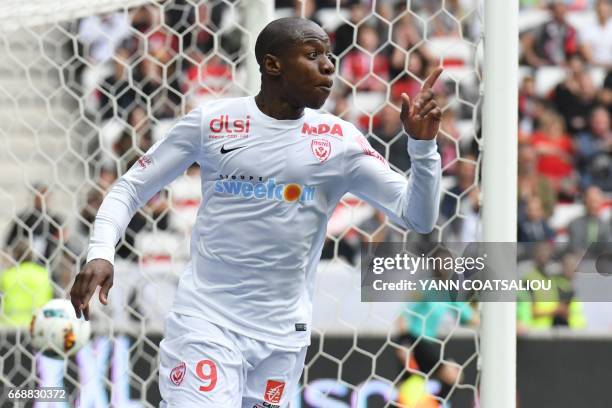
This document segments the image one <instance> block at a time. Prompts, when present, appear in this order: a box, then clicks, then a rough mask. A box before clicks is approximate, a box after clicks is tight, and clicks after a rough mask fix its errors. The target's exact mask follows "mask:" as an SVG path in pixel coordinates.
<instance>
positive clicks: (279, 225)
mask: <svg viewBox="0 0 612 408" xmlns="http://www.w3.org/2000/svg"><path fill="white" fill-rule="evenodd" d="M408 153H409V154H410V157H411V160H412V173H411V176H410V177H409V178H408V179H407V178H406V177H405V176H403V175H400V174H398V173H396V172H394V171H393V170H391V169H390V168H389V165H388V164H387V163H386V161H385V159H384V158H383V157H382V156H380V155H379V154H378V153H377V152H376V151H375V150H373V149H372V148H371V146H370V145H369V143H368V142H367V141H366V139H365V138H364V137H363V136H362V135H361V133H360V132H359V131H358V130H357V128H355V126H353V125H352V124H350V123H348V122H346V121H343V120H341V119H339V118H337V117H335V116H333V115H329V114H323V113H319V112H317V111H314V110H311V109H306V110H305V112H304V115H303V116H302V117H301V118H299V119H295V120H277V119H273V118H271V117H269V116H267V115H265V114H264V113H262V112H261V111H260V110H259V108H258V107H257V105H256V103H255V99H254V98H253V97H243V98H233V99H222V100H219V101H216V102H214V103H210V104H206V105H204V106H201V107H198V108H196V109H194V110H193V111H191V112H190V113H189V114H188V115H187V116H185V117H184V118H182V119H181V120H180V121H178V122H177V124H176V125H175V126H174V127H173V128H172V129H171V130H170V131H169V133H168V135H167V136H166V137H165V138H164V139H162V140H160V141H159V142H158V143H156V144H155V145H154V146H153V147H152V148H151V149H150V150H149V151H148V152H147V153H146V155H144V156H143V157H142V158H140V159H139V160H138V162H137V163H136V164H135V165H134V166H133V167H132V168H131V169H130V170H129V171H128V172H127V173H126V174H124V175H123V176H122V177H121V178H120V179H119V181H118V182H117V183H116V185H115V186H114V187H113V188H112V190H111V191H110V192H109V193H108V195H107V196H106V198H105V199H104V202H103V204H102V206H101V207H100V210H99V211H98V215H97V217H96V221H95V226H94V233H93V236H92V238H91V241H90V245H89V251H88V254H87V261H90V260H92V259H95V258H102V259H106V260H108V261H110V262H113V258H114V253H115V244H116V243H117V242H118V241H119V239H120V237H121V236H122V235H123V232H124V230H125V228H126V226H127V224H128V222H129V220H130V218H131V216H132V215H133V213H134V212H135V211H136V210H137V209H138V208H139V207H140V206H141V205H143V204H144V203H146V202H147V200H149V199H150V198H151V197H152V196H153V195H154V194H155V193H156V192H157V191H159V190H160V189H161V188H162V187H163V186H165V185H167V184H168V183H170V182H171V181H172V180H174V179H175V178H176V177H177V176H179V175H181V174H182V173H183V172H184V171H185V169H187V167H188V166H189V165H191V164H192V163H193V162H198V163H199V164H200V166H201V181H202V203H201V205H200V208H199V211H198V215H197V220H196V224H195V227H194V230H193V234H192V237H191V262H190V265H189V266H188V267H187V270H186V271H185V273H184V274H183V276H182V277H181V280H180V283H179V288H178V291H177V294H176V297H175V300H174V305H173V307H172V310H173V311H174V312H177V313H180V314H184V315H190V316H198V317H204V318H205V319H207V320H209V321H211V322H213V323H215V324H218V325H220V326H222V327H225V328H228V329H230V330H232V331H235V332H237V333H240V334H243V335H245V336H250V337H252V338H255V339H258V340H263V341H266V342H269V343H273V344H277V345H287V346H291V347H296V346H304V345H308V344H309V342H310V325H311V317H312V297H313V291H314V278H315V270H316V266H317V262H318V260H319V258H320V255H321V249H322V246H323V242H324V239H325V233H326V225H327V220H328V218H329V217H330V215H331V213H332V212H333V210H334V208H335V207H336V205H337V204H338V202H339V200H340V198H341V197H342V196H343V195H344V194H346V193H348V192H350V193H353V194H354V195H356V196H358V197H360V198H362V199H364V200H365V201H367V202H368V203H370V204H372V205H373V206H375V207H377V208H379V209H380V210H382V211H384V212H385V213H386V214H387V215H388V216H389V217H390V218H391V219H392V220H393V221H394V222H396V223H398V224H399V225H402V226H404V227H406V228H408V229H412V230H416V231H418V232H423V233H425V232H429V231H430V230H431V229H432V228H433V226H434V224H435V221H436V218H437V215H438V201H439V196H440V177H441V169H440V157H439V155H438V153H437V150H436V142H435V141H434V140H430V141H418V140H414V139H409V142H408Z"/></svg>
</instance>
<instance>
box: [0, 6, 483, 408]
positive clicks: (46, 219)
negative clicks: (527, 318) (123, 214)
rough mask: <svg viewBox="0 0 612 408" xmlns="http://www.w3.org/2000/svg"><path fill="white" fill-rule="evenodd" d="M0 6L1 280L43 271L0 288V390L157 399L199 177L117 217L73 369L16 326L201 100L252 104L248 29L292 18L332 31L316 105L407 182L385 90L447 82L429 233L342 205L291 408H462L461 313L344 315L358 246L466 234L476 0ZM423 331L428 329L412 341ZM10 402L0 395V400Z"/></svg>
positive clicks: (466, 362) (471, 336)
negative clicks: (101, 296)
mask: <svg viewBox="0 0 612 408" xmlns="http://www.w3.org/2000/svg"><path fill="white" fill-rule="evenodd" d="M0 10H1V11H2V12H1V13H0V15H1V16H2V17H0V36H1V39H2V43H1V46H0V47H1V48H2V58H1V59H0V106H1V107H2V109H0V118H1V120H0V160H1V162H2V169H3V171H2V174H1V175H0V201H1V203H2V204H1V205H0V230H1V231H2V232H3V234H4V236H3V239H4V242H3V244H2V252H1V254H2V265H1V266H2V270H4V271H7V270H10V269H11V268H13V267H15V266H16V265H19V264H21V263H23V262H25V261H26V260H28V259H30V260H31V261H33V262H36V263H38V264H40V265H42V266H43V267H44V268H45V270H46V271H47V275H46V276H45V277H44V279H43V281H45V282H47V283H46V284H47V285H48V286H45V282H43V283H41V284H40V285H39V284H38V283H37V284H36V285H34V286H28V287H26V286H25V285H22V286H21V287H20V288H17V290H16V289H15V288H14V287H13V288H12V289H10V290H9V289H7V286H0V296H2V304H3V309H2V310H3V312H2V315H1V316H0V323H1V324H2V325H1V327H0V340H1V341H0V370H1V371H0V388H1V389H3V390H6V389H9V388H29V389H36V388H37V387H43V386H54V387H63V388H65V389H66V390H67V391H68V394H69V400H70V402H68V403H57V406H74V405H76V406H80V407H103V406H110V405H112V406H115V407H128V406H129V407H136V406H141V407H147V406H157V405H158V404H159V400H160V396H159V390H158V383H157V382H158V380H157V376H158V371H157V370H158V362H159V357H158V352H159V348H158V345H159V341H160V340H161V338H162V336H163V319H164V316H165V314H166V313H167V312H168V310H169V307H170V305H171V302H172V299H173V297H174V293H175V290H176V286H177V282H178V279H179V277H180V275H181V273H182V272H183V269H184V267H185V265H186V263H187V262H188V257H189V237H190V233H191V229H192V227H193V223H194V220H195V213H196V211H197V208H198V205H199V203H200V200H201V197H200V194H201V192H200V181H199V169H198V168H196V167H191V168H190V169H188V170H187V172H186V173H185V174H184V175H182V176H181V177H180V178H179V179H177V180H176V181H175V182H173V183H172V184H171V185H169V186H167V187H166V188H165V189H164V190H163V191H162V192H160V194H158V195H156V196H155V197H154V198H153V199H152V200H151V201H149V202H148V203H147V204H146V205H145V207H143V208H142V209H141V210H140V211H139V212H138V213H137V215H136V216H135V217H134V218H133V219H132V221H131V222H130V225H129V227H128V231H127V232H126V234H125V236H124V237H123V239H122V240H121V242H120V244H119V246H118V250H117V257H116V266H115V283H114V287H113V289H112V291H111V295H110V305H109V306H107V307H102V306H100V305H99V302H98V300H97V297H96V296H94V298H93V301H92V330H93V333H94V334H93V336H92V340H91V342H89V344H88V345H87V346H85V347H84V348H83V349H82V350H81V351H80V352H79V353H78V354H77V355H76V356H75V357H72V358H69V359H67V360H57V359H52V358H48V357H45V356H42V355H38V354H36V352H35V351H34V349H33V348H32V346H31V344H30V336H29V332H28V324H29V320H28V318H27V315H29V314H31V311H32V309H33V308H36V307H40V306H41V305H43V304H44V303H46V301H47V300H49V299H51V298H54V297H55V298H58V297H59V298H64V297H67V296H68V292H69V290H70V287H71V284H72V282H73V280H74V277H75V275H76V273H77V272H78V271H79V270H80V269H81V268H82V267H83V265H84V262H85V257H86V247H87V242H88V236H89V234H90V233H91V230H92V222H93V220H94V217H95V214H96V211H97V209H98V207H99V206H100V203H101V201H102V199H103V198H104V195H105V193H106V192H107V191H108V189H109V188H110V186H111V185H112V184H113V182H114V181H115V180H116V178H117V177H118V176H120V175H121V174H123V173H124V172H125V171H126V169H127V168H129V167H130V166H131V165H132V164H133V163H134V162H135V161H136V160H138V158H139V157H140V156H141V155H142V154H143V153H144V152H145V151H146V150H147V149H148V148H149V147H150V146H151V145H152V144H153V143H155V141H157V140H159V139H160V138H162V137H164V135H165V133H166V131H167V130H168V129H169V128H170V127H171V126H172V124H173V123H174V122H175V121H176V120H177V118H179V117H181V116H182V115H184V114H185V113H186V112H188V111H189V110H190V109H191V108H192V107H195V106H197V105H199V104H201V103H203V102H205V101H209V100H216V99H219V98H225V97H233V96H244V95H248V94H250V91H249V90H253V89H257V88H256V83H255V84H254V83H253V77H255V78H256V77H257V71H256V70H255V71H253V65H252V61H253V49H254V41H255V38H256V35H257V33H258V31H257V30H258V29H260V28H261V27H262V26H263V24H264V23H265V22H266V20H261V21H253V18H252V16H261V15H262V13H263V15H265V14H266V12H265V10H270V13H269V16H268V17H267V18H268V19H272V18H276V17H282V16H292V15H297V16H305V17H308V18H311V19H313V20H315V21H317V22H318V23H319V24H321V25H322V26H323V28H324V29H325V30H326V31H327V32H328V33H329V35H330V38H331V43H332V49H333V53H334V56H335V63H336V74H335V76H336V78H335V85H334V89H333V92H332V95H331V96H330V98H329V100H328V101H327V102H326V104H325V105H324V107H323V109H324V110H325V111H328V112H330V113H333V114H335V115H337V116H340V117H342V118H344V119H346V120H348V121H350V122H352V123H354V124H355V125H356V126H357V127H358V128H359V129H360V130H361V131H362V132H363V134H364V135H365V136H366V137H367V139H368V141H369V142H370V144H371V145H372V147H373V148H374V149H376V150H377V151H378V152H379V153H380V154H382V155H383V156H384V157H385V158H386V159H387V161H388V162H389V164H390V166H391V167H392V168H393V169H394V170H395V171H398V172H400V173H404V174H406V175H408V174H410V160H409V157H408V155H407V154H406V143H407V141H406V136H405V134H404V133H403V131H402V125H401V123H400V121H399V106H400V95H401V93H404V92H405V93H407V94H408V95H409V96H411V97H414V95H416V93H417V92H418V90H419V89H420V86H421V84H422V82H423V80H424V79H425V78H426V77H427V75H428V74H429V73H430V72H431V71H432V70H433V69H434V68H435V67H437V66H443V67H444V68H445V70H444V73H443V74H442V77H441V80H440V81H438V84H437V85H436V87H435V92H436V94H437V95H438V101H439V103H440V106H442V107H443V109H444V115H443V119H442V124H441V130H440V133H439V135H438V138H437V143H438V149H439V152H440V154H441V157H442V166H443V194H442V198H443V199H442V203H441V211H440V218H439V220H438V223H437V226H436V228H435V229H434V231H433V232H432V233H431V234H429V235H427V236H423V235H419V234H417V233H415V232H411V231H405V230H402V229H401V228H398V227H397V226H396V225H393V224H392V223H391V222H389V220H388V219H386V218H385V217H384V215H382V214H381V213H379V212H378V211H376V210H375V209H373V208H372V207H370V206H369V205H367V204H365V203H364V202H362V201H360V200H359V199H357V198H356V197H354V196H345V197H344V198H343V199H342V201H341V203H340V204H339V205H338V207H337V208H336V210H335V211H334V214H333V216H332V217H331V219H330V220H329V224H328V235H327V240H326V244H325V247H324V250H323V254H322V260H321V263H320V267H319V271H318V277H317V284H316V291H315V293H316V295H315V301H314V321H313V341H312V345H311V346H310V348H309V352H308V356H307V362H306V367H305V370H304V374H303V376H302V381H301V384H300V389H298V390H290V392H292V393H295V395H294V397H293V398H292V400H291V401H292V402H291V407H293V408H296V407H303V408H315V407H326V408H328V407H351V408H353V407H382V406H393V407H410V408H425V407H427V408H429V407H432V408H433V407H448V406H451V405H452V406H460V407H466V406H473V405H476V404H477V399H478V398H477V395H478V392H477V384H478V348H479V346H478V336H477V332H476V328H475V327H474V326H470V323H473V322H474V321H476V320H477V318H476V316H477V315H478V311H477V309H478V307H477V306H476V305H473V304H469V303H456V304H450V305H443V304H434V305H427V306H423V305H422V304H421V305H415V304H414V303H410V302H409V300H410V299H406V302H377V303H366V302H361V297H360V288H361V277H360V273H359V262H360V259H359V252H360V245H361V244H364V243H369V242H382V241H386V242H410V243H419V242H423V243H425V242H439V241H462V242H470V241H477V240H479V239H481V228H480V216H479V204H480V199H479V197H480V192H479V188H478V184H479V182H478V178H479V176H478V173H479V172H478V169H479V166H480V150H481V149H480V145H481V139H480V135H479V127H480V126H479V120H480V119H479V107H480V103H481V92H480V82H481V81H480V78H481V75H480V63H479V62H480V57H481V49H480V48H481V46H482V41H481V40H482V26H483V25H482V13H481V10H480V9H479V5H478V1H477V0H436V1H424V0H412V1H410V0H408V1H374V2H359V1H344V0H343V1H341V0H337V1H336V0H328V1H306V0H304V1H297V2H294V1H289V0H287V1H281V0H278V1H276V6H275V8H272V7H270V4H269V2H268V1H261V0H258V1H256V0H248V1H247V0H242V1H240V0H211V1H198V0H167V1H155V2H154V1H144V0H122V1H117V0H106V1H98V2H91V1H82V0H63V1H61V2H49V1H45V2H43V1H30V2H22V1H9V2H4V3H3V4H2V5H0ZM262 10H263V11H262ZM249 16H251V19H249ZM0 276H2V274H1V273H0ZM4 284H5V283H4V281H3V280H2V279H1V278H0V285H4ZM45 287H50V288H52V289H51V290H46V289H44V288H45ZM15 293H17V295H18V296H25V299H26V300H25V303H24V304H27V305H28V307H29V309H27V310H26V311H25V312H23V311H22V314H21V315H20V316H18V318H13V317H15V316H8V314H9V311H8V309H7V308H8V305H9V302H8V301H7V300H8V299H9V297H11V296H15ZM438 307H446V308H447V309H446V310H444V311H440V310H438V309H437V308H438ZM13 312H14V311H13V310H11V311H10V313H13ZM434 318H435V320H436V323H433V322H432V321H433V320H434ZM430 325H434V326H435V330H433V329H432V330H429V329H424V328H425V327H429V326H430ZM415 327H419V328H423V329H416V330H415V329H414V328H415ZM411 328H412V329H411ZM423 346H424V347H423ZM423 349H425V350H423ZM419 354H421V356H419ZM422 354H425V358H424V357H423V356H422ZM11 404H13V401H12V400H9V399H8V398H7V394H6V393H5V392H4V391H3V392H1V393H0V405H1V406H9V405H11ZM24 404H25V403H24ZM27 406H30V405H29V404H28V405H27Z"/></svg>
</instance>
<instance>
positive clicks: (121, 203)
mask: <svg viewBox="0 0 612 408" xmlns="http://www.w3.org/2000/svg"><path fill="white" fill-rule="evenodd" d="M201 121H202V108H201V107H199V108H196V109H194V110H192V111H191V112H190V113H189V114H188V115H186V116H185V117H183V118H182V119H180V120H179V121H178V122H177V123H176V124H175V125H174V126H173V127H172V128H171V129H170V131H169V132H168V134H167V135H166V136H165V137H164V138H163V139H161V140H159V141H158V142H157V143H155V144H154V145H153V146H152V147H151V148H150V149H149V150H148V151H147V152H146V153H145V155H143V156H142V157H141V158H140V159H138V161H137V162H136V163H135V164H134V165H133V166H132V168H131V169H130V170H129V171H128V172H127V173H125V174H124V175H123V176H121V177H120V178H119V180H118V181H117V183H115V185H114V186H113V187H112V189H111V190H110V191H109V192H108V194H107V195H106V197H105V198H104V201H103V202H102V205H101V206H100V209H99V210H98V213H97V215H96V220H95V223H94V231H93V234H92V236H91V239H90V241H89V248H88V251H87V262H89V261H91V260H92V259H105V260H107V261H109V262H110V263H114V257H115V245H116V244H117V242H119V239H120V238H121V237H122V236H123V234H124V232H125V229H126V228H127V225H128V224H129V222H130V219H131V218H132V216H133V215H134V213H135V212H136V211H137V210H138V209H139V208H140V207H141V206H142V205H143V204H144V203H146V202H147V201H149V199H150V198H151V197H153V195H154V194H156V193H157V192H158V191H159V190H161V189H162V188H163V187H164V186H166V185H167V184H169V183H170V182H172V181H173V180H174V179H175V178H177V177H178V176H179V175H181V174H182V173H183V172H184V171H185V170H186V169H187V168H188V167H189V166H190V165H191V164H192V163H194V162H196V161H199V155H200V152H201V151H202V126H201Z"/></svg>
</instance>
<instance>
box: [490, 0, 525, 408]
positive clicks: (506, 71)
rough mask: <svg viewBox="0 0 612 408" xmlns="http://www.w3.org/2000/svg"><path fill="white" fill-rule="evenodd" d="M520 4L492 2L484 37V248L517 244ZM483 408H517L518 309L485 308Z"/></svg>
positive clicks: (497, 305) (495, 305)
mask: <svg viewBox="0 0 612 408" xmlns="http://www.w3.org/2000/svg"><path fill="white" fill-rule="evenodd" d="M518 12H519V5H518V0H507V1H506V0H504V1H498V0H487V1H486V2H485V19H484V20H485V31H484V72H483V76H484V90H485V91H484V104H483V142H484V143H483V144H484V157H483V167H482V190H483V210H482V224H483V235H484V241H485V242H516V225H517V199H516V197H517V185H516V183H517V148H518V109H517V106H518ZM482 315H483V316H482V322H481V331H480V333H481V335H480V338H481V381H480V396H481V404H482V407H483V408H492V407H499V408H514V407H516V304H515V303H511V302H499V303H497V302H485V303H484V304H483V305H482Z"/></svg>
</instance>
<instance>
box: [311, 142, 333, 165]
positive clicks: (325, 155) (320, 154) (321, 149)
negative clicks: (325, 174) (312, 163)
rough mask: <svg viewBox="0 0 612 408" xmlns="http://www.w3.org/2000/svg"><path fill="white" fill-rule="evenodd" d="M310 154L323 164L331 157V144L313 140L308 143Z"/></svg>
mask: <svg viewBox="0 0 612 408" xmlns="http://www.w3.org/2000/svg"><path fill="white" fill-rule="evenodd" d="M310 148H311V149H312V154H314V157H315V158H316V159H317V160H318V161H319V162H320V163H323V162H325V161H326V160H327V159H329V156H330V155H331V142H330V141H329V140H326V139H313V140H312V141H311V142H310Z"/></svg>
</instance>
